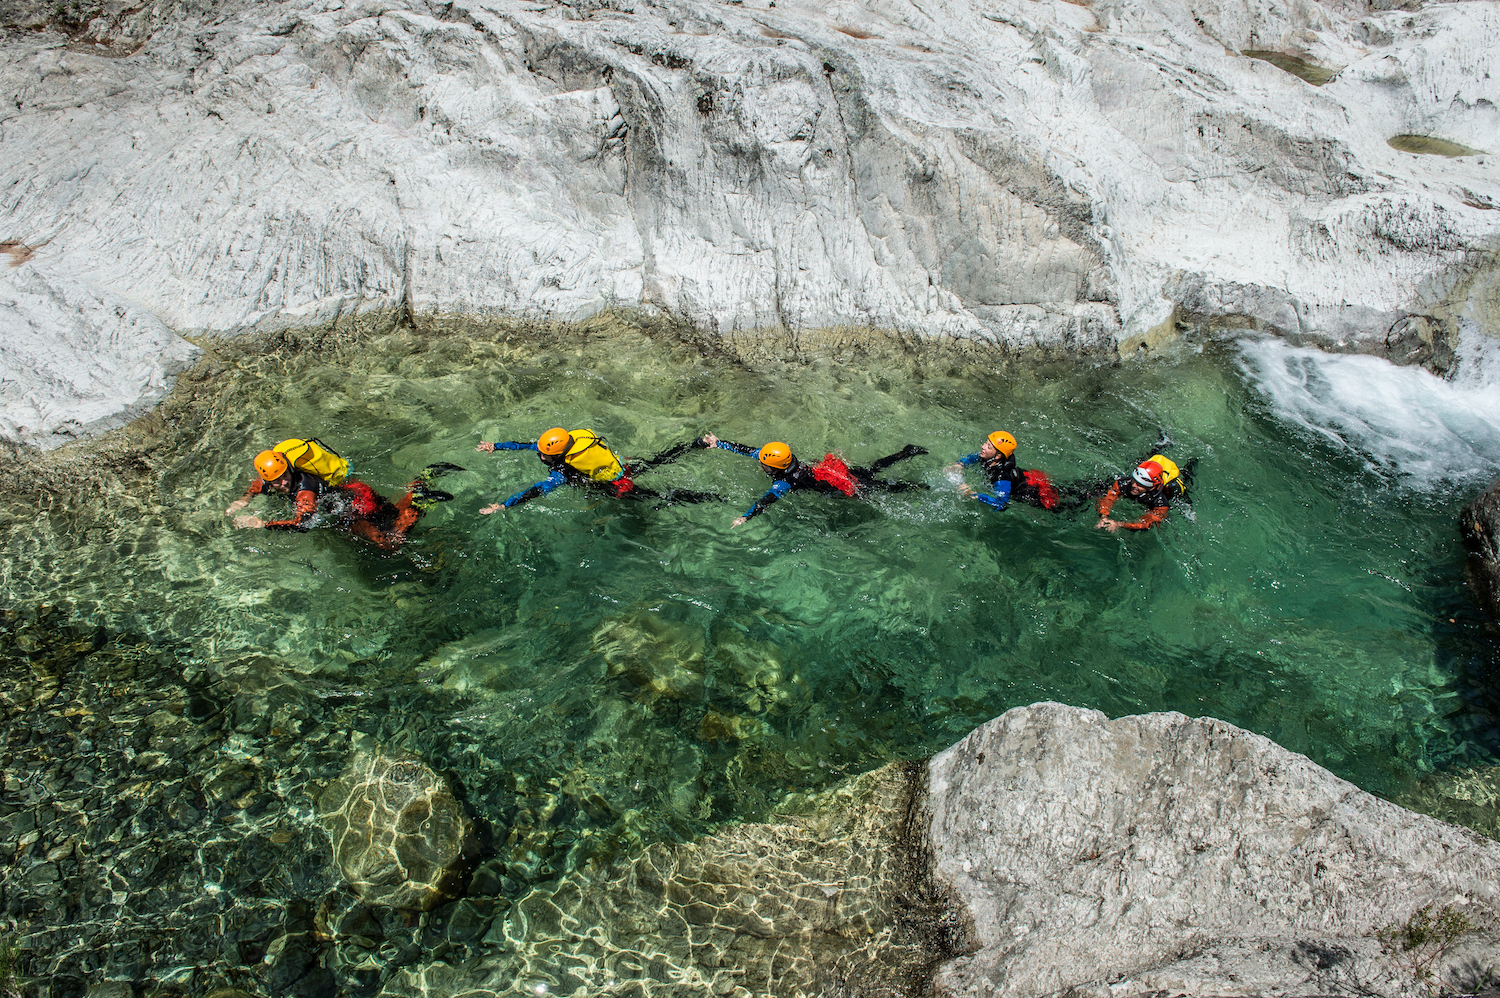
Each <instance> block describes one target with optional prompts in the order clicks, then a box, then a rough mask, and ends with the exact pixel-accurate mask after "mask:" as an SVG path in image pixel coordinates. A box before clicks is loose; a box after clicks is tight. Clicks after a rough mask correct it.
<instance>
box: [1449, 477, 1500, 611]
mask: <svg viewBox="0 0 1500 998" xmlns="http://www.w3.org/2000/svg"><path fill="white" fill-rule="evenodd" d="M1458 529H1459V533H1460V534H1461V535H1462V536H1463V540H1464V547H1465V549H1467V550H1468V552H1469V560H1468V564H1467V566H1466V568H1465V573H1464V574H1465V575H1466V576H1467V578H1468V580H1469V588H1470V589H1472V590H1473V591H1474V598H1475V599H1476V600H1477V601H1478V602H1479V605H1480V606H1481V607H1482V608H1483V609H1484V612H1485V613H1488V614H1489V615H1490V619H1491V620H1494V621H1496V622H1497V623H1500V482H1496V483H1495V484H1494V485H1491V486H1490V488H1489V491H1487V492H1485V493H1484V494H1483V495H1481V496H1479V497H1478V498H1476V499H1475V500H1474V501H1473V502H1471V503H1469V504H1468V505H1467V506H1465V507H1464V508H1463V509H1462V510H1460V511H1459V514H1458Z"/></svg>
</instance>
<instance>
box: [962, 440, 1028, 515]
mask: <svg viewBox="0 0 1500 998" xmlns="http://www.w3.org/2000/svg"><path fill="white" fill-rule="evenodd" d="M982 460H984V459H983V458H981V457H980V456H979V453H978V452H977V451H976V452H975V453H973V454H965V455H964V456H963V457H961V458H959V459H958V463H959V464H961V465H963V466H964V467H965V468H967V467H969V466H970V465H971V464H977V463H978V462H980V461H982ZM1010 464H1011V467H1013V468H1014V467H1015V464H1016V462H1015V461H1011V463H1010ZM985 470H988V468H986V469H985ZM990 488H991V489H992V490H993V491H994V493H995V494H994V495H992V496H987V495H985V494H984V493H983V492H980V493H977V494H976V495H975V496H974V498H975V499H978V500H979V501H980V502H982V503H984V504H985V505H986V506H993V507H995V508H996V509H1004V508H1005V507H1006V506H1009V505H1010V490H1011V481H1010V479H1009V478H1008V477H1005V476H1001V477H998V478H991V479H990Z"/></svg>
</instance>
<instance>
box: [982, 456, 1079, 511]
mask: <svg viewBox="0 0 1500 998" xmlns="http://www.w3.org/2000/svg"><path fill="white" fill-rule="evenodd" d="M958 463H959V464H961V465H963V466H964V467H966V468H967V467H969V466H970V465H973V464H979V465H981V466H982V468H983V470H984V477H985V478H987V479H989V483H990V490H991V491H993V492H994V493H995V494H994V495H992V496H987V495H985V494H984V493H982V492H981V493H979V494H977V495H975V496H974V498H975V499H978V500H979V501H980V502H982V503H984V504H985V505H986V506H992V507H994V508H995V509H1004V508H1005V507H1006V506H1008V505H1010V501H1011V499H1016V500H1018V501H1020V502H1025V503H1030V504H1031V505H1033V506H1040V507H1042V508H1043V509H1057V508H1059V507H1060V505H1061V503H1060V497H1059V495H1058V492H1057V489H1055V488H1054V487H1053V485H1052V483H1051V482H1050V481H1048V479H1047V476H1046V474H1045V473H1043V472H1040V471H1037V470H1035V469H1031V470H1028V471H1022V470H1021V469H1020V468H1017V467H1016V457H1015V455H1014V454H1012V455H1011V456H1010V457H1004V456H1001V455H996V457H995V458H994V460H991V461H986V460H985V459H984V458H982V457H980V456H979V455H978V454H977V453H975V454H966V455H965V456H963V457H961V458H959V459H958Z"/></svg>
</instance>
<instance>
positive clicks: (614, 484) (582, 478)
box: [495, 440, 723, 509]
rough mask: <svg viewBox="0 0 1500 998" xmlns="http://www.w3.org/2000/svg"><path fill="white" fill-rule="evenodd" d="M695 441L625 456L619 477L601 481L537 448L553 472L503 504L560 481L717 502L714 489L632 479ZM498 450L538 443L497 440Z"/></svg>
mask: <svg viewBox="0 0 1500 998" xmlns="http://www.w3.org/2000/svg"><path fill="white" fill-rule="evenodd" d="M693 444H694V441H691V440H689V441H685V442H684V443H680V444H677V445H675V446H673V447H669V448H667V449H666V450H664V451H662V452H661V453H660V454H658V455H656V456H655V457H653V458H651V459H650V460H648V461H642V462H641V463H639V464H626V463H625V462H624V460H621V461H620V467H621V468H622V469H624V470H623V471H621V473H620V475H619V477H618V478H616V479H615V480H614V481H610V482H601V481H598V480H597V479H594V478H590V477H589V476H588V475H585V474H584V473H583V472H581V471H579V470H578V469H576V468H574V467H573V466H572V465H570V464H568V463H567V462H566V461H565V460H564V459H563V458H562V457H561V456H559V457H556V458H548V457H546V456H545V455H541V452H540V451H537V454H538V455H539V456H541V457H542V461H543V462H544V463H545V464H546V465H547V467H549V468H551V469H552V474H550V475H548V476H547V477H546V478H544V479H542V480H541V481H540V482H535V483H533V484H532V485H531V486H530V487H528V488H525V489H522V490H521V491H520V492H517V493H516V494H515V495H513V496H511V497H510V498H509V499H507V500H505V501H504V502H503V503H501V504H500V505H501V506H504V507H505V508H506V509H510V508H511V507H512V506H519V505H521V503H523V502H529V501H530V500H532V499H535V498H537V497H538V496H544V495H547V494H548V493H549V492H552V491H554V490H556V489H557V488H558V486H561V485H574V486H585V485H596V486H599V487H601V488H603V489H604V490H605V491H606V492H608V493H609V494H610V495H612V496H614V497H615V498H617V499H618V498H620V497H621V496H626V495H629V496H634V497H635V498H637V499H661V500H663V504H666V503H674V502H681V503H695V502H717V501H719V500H720V499H722V498H723V497H722V496H719V495H715V494H714V493H712V492H693V491H691V490H688V489H668V490H667V492H666V494H665V495H663V494H662V493H660V492H657V491H656V490H655V489H647V488H642V487H641V486H639V485H637V484H635V481H634V479H633V476H634V475H637V474H639V473H640V472H642V471H648V470H650V469H651V468H655V467H657V466H658V465H662V464H667V463H669V462H671V461H674V460H676V459H677V458H678V457H679V456H681V455H682V454H683V453H684V452H686V451H687V450H689V449H690V448H691V447H692V446H693ZM495 450H497V451H502V450H529V451H536V450H537V447H536V444H535V443H532V442H526V441H519V440H496V441H495Z"/></svg>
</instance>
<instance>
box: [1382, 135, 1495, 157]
mask: <svg viewBox="0 0 1500 998" xmlns="http://www.w3.org/2000/svg"><path fill="white" fill-rule="evenodd" d="M1385 141H1386V145H1388V146H1390V147H1391V148H1392V149H1396V150H1399V151H1400V152H1411V153H1417V154H1419V155H1422V156H1446V157H1448V158H1449V159H1453V158H1455V157H1458V156H1483V155H1484V150H1483V149H1470V148H1469V147H1468V146H1466V145H1460V144H1459V143H1457V142H1449V141H1448V140H1447V139H1440V138H1437V137H1436V136H1432V135H1392V136H1391V137H1390V138H1388V139H1386V140H1385Z"/></svg>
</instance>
